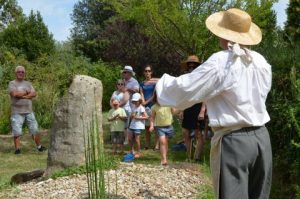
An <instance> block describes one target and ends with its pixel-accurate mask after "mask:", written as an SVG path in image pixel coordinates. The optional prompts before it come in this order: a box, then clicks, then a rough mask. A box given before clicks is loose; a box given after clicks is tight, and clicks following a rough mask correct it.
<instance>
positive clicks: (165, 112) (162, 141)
mask: <svg viewBox="0 0 300 199" xmlns="http://www.w3.org/2000/svg"><path fill="white" fill-rule="evenodd" d="M152 101H153V102H154V103H155V104H154V105H153V106H152V107H151V111H152V114H151V119H150V129H149V130H150V131H151V132H152V131H153V130H154V129H155V131H156V133H157V135H158V137H159V146H160V147H159V148H160V163H161V165H163V166H166V165H168V161H167V154H168V141H169V138H172V137H173V135H174V128H173V126H172V122H173V113H174V112H175V109H173V108H171V107H164V106H160V105H159V103H158V101H157V96H156V92H154V94H153V100H152Z"/></svg>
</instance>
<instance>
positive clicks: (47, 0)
mask: <svg viewBox="0 0 300 199" xmlns="http://www.w3.org/2000/svg"><path fill="white" fill-rule="evenodd" d="M17 1H18V5H19V6H21V8H22V9H23V13H24V14H25V15H27V16H28V15H29V13H30V11H31V10H33V11H39V12H40V13H41V15H42V17H43V21H44V23H45V24H46V25H47V26H48V29H49V31H50V32H51V33H52V34H53V38H54V39H55V40H56V41H66V40H68V38H69V37H70V29H71V28H72V20H71V16H70V15H71V13H72V11H73V6H74V4H75V3H77V2H78V0H17ZM288 1H289V0H279V1H278V3H276V4H274V7H273V8H274V10H275V11H276V13H277V24H278V25H279V26H281V27H283V25H284V22H285V21H286V13H285V10H286V8H287V4H288Z"/></svg>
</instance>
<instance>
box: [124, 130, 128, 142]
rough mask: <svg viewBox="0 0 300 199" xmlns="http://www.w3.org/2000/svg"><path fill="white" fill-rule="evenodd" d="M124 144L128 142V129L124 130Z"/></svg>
mask: <svg viewBox="0 0 300 199" xmlns="http://www.w3.org/2000/svg"><path fill="white" fill-rule="evenodd" d="M124 138H125V139H124V144H128V142H129V141H128V129H125V130H124Z"/></svg>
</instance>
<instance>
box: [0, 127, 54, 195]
mask: <svg viewBox="0 0 300 199" xmlns="http://www.w3.org/2000/svg"><path fill="white" fill-rule="evenodd" d="M0 139H1V144H0V162H1V164H0V190H3V189H5V188H9V187H10V185H9V184H10V179H11V177H12V176H13V175H15V174H16V173H20V172H26V171H33V170H35V169H45V168H46V163H47V155H48V153H47V152H43V153H40V152H38V151H37V150H36V147H35V144H34V141H33V140H32V138H31V136H30V135H28V134H27V133H25V134H24V135H23V136H22V137H21V151H22V153H21V154H20V155H15V154H14V150H15V149H14V144H13V138H12V137H11V136H1V137H0ZM48 140H49V137H48V135H47V134H44V133H43V138H42V143H43V144H44V145H46V146H48Z"/></svg>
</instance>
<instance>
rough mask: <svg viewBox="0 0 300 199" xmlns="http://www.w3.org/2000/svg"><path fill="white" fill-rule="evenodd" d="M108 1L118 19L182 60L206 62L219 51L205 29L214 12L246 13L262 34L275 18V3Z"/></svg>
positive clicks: (165, 0) (272, 26) (164, 0)
mask: <svg viewBox="0 0 300 199" xmlns="http://www.w3.org/2000/svg"><path fill="white" fill-rule="evenodd" d="M110 2H111V3H112V4H113V5H114V7H115V9H116V11H117V13H118V14H119V15H120V16H121V17H123V18H125V19H127V20H134V21H137V22H138V23H139V24H141V25H142V27H143V28H144V31H145V33H146V34H147V35H149V37H150V38H154V39H156V40H157V42H160V43H163V44H164V45H166V46H168V47H169V49H173V50H174V51H176V52H177V53H178V54H179V55H180V56H181V57H182V59H183V58H185V57H186V56H187V55H189V54H196V55H198V56H199V57H201V58H202V59H206V58H207V57H208V56H209V55H210V54H211V53H212V52H214V51H216V50H217V49H218V45H217V42H216V37H214V36H213V35H212V34H211V33H210V32H209V31H208V30H207V29H206V27H205V19H206V18H207V16H209V15H210V14H211V13H214V12H216V11H220V10H226V9H228V8H230V7H237V8H241V9H243V10H246V11H247V12H249V14H250V15H252V16H253V21H254V22H255V23H257V24H258V25H259V26H260V27H261V28H262V30H263V31H264V32H269V30H274V28H275V24H276V15H275V13H274V11H272V9H271V8H272V5H273V2H275V0H273V1H266V0H265V1H256V0H247V1H226V0H222V1H220V0H219V1H217V0H215V1H208V0H193V1H191V0H175V1H168V0H161V1H152V0H145V1H139V0H124V1H117V0H112V1H110ZM269 33H270V32H269ZM208 44H209V45H208ZM214 44H216V45H214Z"/></svg>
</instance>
